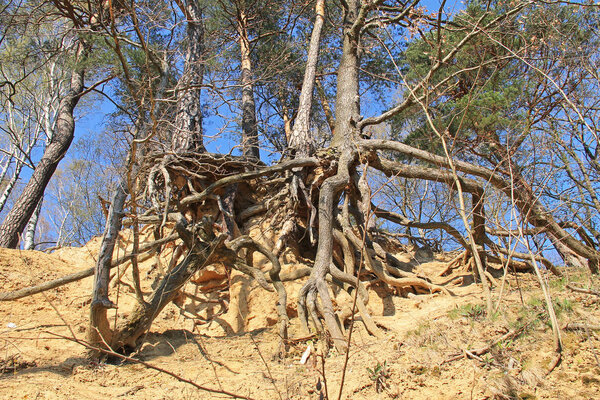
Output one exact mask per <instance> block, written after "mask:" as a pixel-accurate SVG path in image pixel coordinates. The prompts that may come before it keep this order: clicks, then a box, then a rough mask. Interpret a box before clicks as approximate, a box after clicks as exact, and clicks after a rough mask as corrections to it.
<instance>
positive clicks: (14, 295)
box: [0, 233, 178, 301]
mask: <svg viewBox="0 0 600 400" xmlns="http://www.w3.org/2000/svg"><path fill="white" fill-rule="evenodd" d="M177 237H178V235H177V234H176V233H174V234H172V235H169V236H167V237H165V238H162V239H159V240H156V241H154V242H150V243H148V244H145V245H143V246H140V248H139V253H143V252H145V251H148V250H150V249H152V248H153V247H156V246H160V245H161V244H164V243H167V242H170V241H172V240H175V239H177ZM133 257H134V253H129V254H126V255H124V256H123V257H120V258H117V259H116V260H114V261H113V262H112V263H111V265H110V267H111V268H114V267H116V266H117V265H121V264H123V263H125V262H127V261H129V260H131V259H132V258H133ZM92 275H94V267H92V268H88V269H86V270H83V271H79V272H75V273H74V274H70V275H67V276H63V277H62V278H58V279H54V280H52V281H48V282H44V283H42V284H40V285H35V286H29V287H26V288H23V289H19V290H15V291H14V292H8V293H0V301H10V300H18V299H22V298H23V297H27V296H31V295H34V294H37V293H41V292H45V291H47V290H51V289H55V288H57V287H60V286H63V285H66V284H68V283H71V282H76V281H79V280H81V279H84V278H87V277H89V276H92Z"/></svg>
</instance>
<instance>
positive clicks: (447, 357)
mask: <svg viewBox="0 0 600 400" xmlns="http://www.w3.org/2000/svg"><path fill="white" fill-rule="evenodd" d="M97 246H98V243H97V241H92V242H91V243H90V244H88V245H87V246H86V247H83V248H70V249H62V250H60V251H57V252H55V253H54V254H45V253H41V252H34V251H17V250H5V249H0V280H1V281H2V291H3V292H8V291H12V290H16V289H18V288H22V287H24V286H28V285H32V284H37V283H40V282H43V281H48V280H51V279H55V278H58V277H61V276H64V275H67V274H69V273H72V272H76V271H79V270H82V269H85V268H89V267H90V266H92V265H93V257H94V250H95V249H97ZM164 256H165V257H166V255H164ZM446 259H447V257H446V258H444V257H443V256H436V260H433V261H430V262H427V263H423V264H420V265H418V267H417V268H418V271H420V272H419V273H420V275H421V276H427V277H430V279H432V278H433V277H435V276H436V274H439V272H440V271H442V270H443V269H444V268H445V266H446V265H447V260H446ZM159 264H160V263H159ZM156 267H157V262H156V259H155V258H151V259H149V260H147V261H145V262H143V263H141V273H142V278H143V279H142V280H143V282H142V284H143V289H144V290H149V289H150V286H151V284H152V282H153V271H152V269H153V268H156ZM498 272H501V271H498ZM563 272H564V275H565V276H564V277H563V278H556V277H554V276H552V275H547V279H548V280H549V286H550V288H551V292H552V297H553V299H554V302H555V306H556V310H557V313H558V314H559V320H560V322H561V326H562V327H567V328H568V327H569V326H571V327H573V326H575V327H576V325H573V324H575V323H578V322H585V323H587V324H589V326H590V328H589V329H584V330H569V329H564V330H563V332H562V335H563V336H562V338H563V346H564V350H563V360H562V362H561V364H559V365H558V367H557V368H556V369H554V371H552V373H550V374H549V375H548V376H545V370H546V369H547V368H548V365H549V364H550V362H551V359H552V356H553V352H552V334H551V330H550V329H549V325H548V323H547V320H546V317H545V313H544V305H543V301H542V294H541V291H540V290H539V288H538V284H537V283H536V281H535V278H534V276H533V275H530V274H522V273H519V274H517V275H509V276H508V277H507V279H506V281H505V283H504V288H503V289H502V291H501V290H500V288H498V287H495V288H494V292H493V295H494V299H495V300H497V299H498V297H499V296H500V293H501V292H502V300H501V303H500V308H499V311H498V313H497V314H496V315H494V316H493V317H492V318H491V319H490V320H487V319H486V318H485V317H483V316H482V314H483V311H484V308H485V307H484V306H483V300H482V297H481V293H480V288H479V287H478V286H477V285H474V284H468V282H469V281H470V280H469V279H467V278H469V276H468V275H465V276H462V278H463V279H457V278H458V277H461V274H463V275H464V274H465V273H464V272H461V271H460V270H455V271H454V272H453V273H452V275H451V276H446V277H439V278H438V279H443V280H444V281H453V282H456V283H458V282H461V281H463V283H462V285H454V286H452V285H448V286H447V287H448V289H450V290H451V291H452V293H453V295H451V296H449V295H447V294H443V293H435V294H420V295H415V294H412V293H411V294H409V295H408V296H407V297H401V296H398V295H397V294H394V293H386V292H384V291H383V290H382V289H381V288H379V287H377V285H373V286H371V287H370V288H369V296H370V300H369V305H368V308H369V311H370V312H371V314H372V316H373V318H374V320H375V322H376V324H377V325H378V326H379V327H380V328H381V329H382V330H383V331H384V335H383V337H382V338H381V339H377V338H375V337H373V336H370V335H369V334H368V333H367V331H366V330H365V327H364V325H363V324H362V323H361V322H360V321H357V322H356V324H355V326H354V331H353V335H352V345H351V348H350V357H349V361H348V366H347V371H346V377H345V384H344V391H343V396H342V398H348V399H364V398H371V399H375V398H377V399H388V398H404V399H431V398H437V399H461V398H469V399H470V398H473V399H488V398H496V399H508V398H521V399H554V398H561V399H563V398H572V399H578V398H581V399H592V398H597V397H598V395H599V394H600V379H599V378H598V376H599V375H600V362H599V359H598V357H599V356H598V353H600V339H599V338H598V333H597V331H594V330H593V328H594V326H595V328H596V329H597V328H598V326H599V325H600V310H599V308H600V303H599V300H600V297H598V296H594V295H591V294H582V293H576V292H573V291H572V290H569V289H568V288H567V287H566V284H567V283H569V282H572V283H573V285H575V286H578V287H590V285H591V286H592V287H598V284H600V282H599V281H598V278H597V277H594V278H590V276H589V273H588V272H585V271H574V270H564V271H563ZM496 275H497V274H496ZM497 276H498V275H497ZM227 279H230V280H231V284H230V285H229V290H228V289H227V284H226V283H227ZM236 279H237V280H238V281H239V282H238V283H236V282H234V281H235V280H236ZM122 281H123V284H121V285H117V286H116V287H115V285H112V284H111V287H112V290H113V293H111V297H112V298H113V299H115V301H116V302H118V304H119V316H118V318H124V317H126V316H127V312H128V310H130V309H131V307H132V305H133V303H134V301H135V297H134V295H133V293H132V291H131V290H130V288H129V284H128V283H127V282H128V281H127V275H124V276H123V279H122ZM497 281H498V283H499V284H500V286H502V283H501V282H502V277H501V274H500V276H499V277H497ZM91 284H92V278H91V277H90V278H86V279H83V280H80V281H78V282H74V283H71V284H69V285H65V286H62V287H59V288H57V289H53V290H50V291H47V292H44V293H41V294H36V295H33V296H30V297H25V298H23V299H20V300H16V301H11V302H1V303H0V321H1V327H0V339H1V341H0V371H1V372H2V375H1V377H0V397H1V398H6V399H8V398H10V399H64V398H79V399H88V398H89V399H92V398H94V399H98V398H121V397H122V398H132V399H133V398H135V399H208V398H227V396H224V395H218V394H211V393H207V392H205V391H201V390H198V389H196V388H194V387H192V386H191V385H189V384H186V383H183V382H180V381H177V380H176V379H175V378H173V377H170V376H168V375H166V374H164V373H161V372H159V371H157V370H152V369H148V368H147V367H145V366H143V365H140V364H136V363H133V362H125V363H122V364H119V363H118V362H113V363H101V364H95V363H90V362H89V361H88V359H87V358H86V349H85V348H84V347H83V346H81V345H79V344H77V343H75V342H73V341H70V340H67V339H63V338H60V337H58V336H57V335H61V336H65V337H73V336H75V337H76V338H78V339H85V331H86V329H87V322H88V313H89V299H90V292H91ZM298 284H299V283H298V282H295V283H294V285H298ZM256 286H257V285H256V284H250V283H249V282H243V279H241V280H240V278H239V277H238V278H236V276H230V277H229V278H227V276H226V274H224V273H223V271H220V270H219V268H216V267H211V268H209V269H208V270H206V271H204V272H203V273H202V274H201V276H198V277H196V279H194V282H191V283H189V284H188V285H187V286H186V288H185V291H186V292H187V293H189V294H192V293H195V295H193V296H195V297H194V298H192V300H190V297H188V298H187V299H185V298H184V297H181V298H180V300H179V303H180V304H179V306H177V305H176V304H173V303H172V304H170V305H169V306H168V307H167V309H165V310H164V311H163V312H162V313H161V315H160V316H159V317H158V318H157V319H156V320H155V323H154V324H153V326H152V328H151V331H150V332H149V333H148V335H147V337H146V341H145V344H144V345H143V346H142V347H141V349H140V350H139V351H138V352H137V353H135V354H133V355H132V356H133V357H135V358H138V359H140V360H143V361H145V362H147V363H150V364H152V365H153V366H156V367H159V368H162V369H165V370H168V371H170V372H172V373H175V374H177V375H179V376H181V377H183V378H186V379H189V380H192V381H194V382H195V383H197V384H199V385H202V386H205V387H208V388H213V389H221V390H225V391H228V392H232V393H235V394H238V395H240V396H246V397H250V398H255V399H273V398H282V399H288V398H289V399H318V398H319V391H318V390H317V382H318V381H319V380H320V378H319V377H320V376H321V373H322V371H323V369H324V370H325V377H326V386H327V391H328V393H329V398H332V399H333V398H337V393H338V390H339V386H340V380H341V375H342V374H341V371H342V369H343V365H344V359H345V355H343V354H337V353H336V352H335V350H331V351H330V352H329V354H328V355H326V356H325V357H324V358H323V359H321V358H320V357H319V356H318V352H319V351H320V350H317V354H316V353H315V351H314V350H313V352H312V353H311V356H310V357H309V358H308V361H307V362H306V363H305V364H301V363H300V359H301V356H302V354H303V353H304V352H305V350H306V348H307V346H311V348H312V349H314V348H315V339H314V338H303V337H302V336H303V335H302V333H301V331H300V327H299V324H298V319H297V318H293V317H294V316H295V312H296V311H295V298H293V297H294V293H295V292H294V291H293V290H288V292H289V293H292V294H291V296H290V297H291V298H290V299H289V300H288V315H289V316H290V317H292V318H291V328H290V337H291V338H292V342H291V351H290V353H289V355H288V357H287V358H286V359H284V360H281V361H280V360H278V359H276V357H274V355H275V354H276V353H277V350H278V344H279V338H278V336H277V329H276V326H275V325H276V321H277V315H276V312H275V309H274V306H273V305H272V302H271V301H270V300H269V296H273V294H272V293H268V292H266V291H264V290H262V289H260V288H259V287H256ZM342 311H343V310H342ZM342 314H343V312H342ZM192 317H193V318H192ZM113 318H114V316H113ZM357 319H360V318H359V317H357ZM235 324H238V325H237V326H236V325H235ZM512 331H518V334H516V335H514V337H511V338H509V339H507V340H503V341H500V342H499V343H497V344H496V345H494V346H491V348H490V350H489V351H487V352H483V353H482V354H480V355H477V353H475V354H473V353H472V355H473V356H472V357H469V358H465V357H464V356H462V355H461V353H462V354H463V355H464V354H466V353H465V352H464V350H467V351H470V352H473V351H474V350H476V349H480V348H484V347H486V346H487V345H488V344H490V343H492V342H494V341H495V340H496V339H498V338H501V337H502V336H503V335H505V334H507V333H508V336H511V335H510V332H512ZM316 347H317V349H320V346H319V345H318V344H317V345H316ZM457 355H458V357H457ZM321 390H322V391H323V394H325V389H324V387H323V385H322V384H321Z"/></svg>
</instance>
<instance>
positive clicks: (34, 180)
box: [0, 43, 85, 248]
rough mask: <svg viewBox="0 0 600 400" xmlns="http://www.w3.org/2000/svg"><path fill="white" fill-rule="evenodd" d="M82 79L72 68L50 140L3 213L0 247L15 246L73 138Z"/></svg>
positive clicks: (81, 50)
mask: <svg viewBox="0 0 600 400" xmlns="http://www.w3.org/2000/svg"><path fill="white" fill-rule="evenodd" d="M84 52H85V50H84V45H83V44H81V43H80V45H79V50H78V54H77V55H78V58H79V57H83V58H85V53H84ZM83 80H84V70H83V69H81V68H77V69H75V70H73V72H72V75H71V87H70V89H69V91H68V92H67V94H66V95H65V97H64V98H63V99H62V100H61V102H60V104H59V108H58V113H57V116H56V126H55V129H54V135H53V137H52V140H51V141H50V144H48V146H47V147H46V150H45V151H44V155H43V156H42V159H41V160H40V161H39V163H38V165H37V166H36V167H35V170H34V171H33V175H32V176H31V179H30V180H29V182H27V185H26V186H25V188H24V189H23V192H22V193H21V195H20V196H19V198H18V199H17V201H16V202H15V206H14V207H13V208H12V209H11V210H10V212H9V213H8V214H7V215H6V218H5V219H4V222H3V223H2V225H1V226H0V247H10V248H16V247H18V245H19V237H20V235H21V234H22V233H23V230H24V229H25V226H26V225H27V222H28V221H29V219H30V218H31V215H32V214H33V212H34V211H35V208H36V207H37V205H38V203H39V202H40V199H41V198H42V196H43V195H44V191H45V190H46V186H47V185H48V182H49V181H50V178H52V175H53V174H54V171H56V167H57V166H58V163H59V162H60V160H62V158H63V157H64V156H65V153H66V152H67V150H68V149H69V146H70V145H71V142H72V141H73V134H74V132H75V119H74V117H73V111H74V110H75V106H77V102H78V101H79V98H80V97H81V94H82V92H83Z"/></svg>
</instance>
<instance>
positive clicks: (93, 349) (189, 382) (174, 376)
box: [44, 331, 253, 400]
mask: <svg viewBox="0 0 600 400" xmlns="http://www.w3.org/2000/svg"><path fill="white" fill-rule="evenodd" d="M44 333H47V334H49V335H53V336H56V337H59V338H61V339H65V340H68V341H70V342H75V343H77V344H79V345H81V346H83V347H85V348H86V349H88V350H92V351H95V352H100V353H103V354H106V355H109V356H113V357H117V358H120V359H121V360H125V361H129V362H133V363H136V364H141V365H143V366H144V367H146V368H148V369H153V370H155V371H158V372H160V373H163V374H166V375H169V376H170V377H173V378H175V379H177V380H178V381H180V382H183V383H187V384H188V385H192V386H193V387H195V388H196V389H199V390H203V391H205V392H209V393H217V394H224V395H226V396H229V397H231V398H234V399H246V400H253V398H252V397H247V396H242V395H239V394H235V393H232V392H228V391H226V390H219V389H211V388H208V387H206V386H202V385H198V384H197V383H196V382H194V381H191V380H189V379H186V378H184V377H182V376H180V375H177V374H175V373H173V372H171V371H168V370H166V369H163V368H160V367H157V366H155V365H152V364H150V363H147V362H145V361H142V360H138V359H137V358H133V357H128V356H125V355H123V354H119V353H117V352H114V351H112V350H108V349H104V348H100V347H95V346H92V345H91V344H89V343H88V342H86V341H84V340H81V339H77V338H72V337H68V336H63V335H59V334H58V333H54V332H50V331H45V332H44Z"/></svg>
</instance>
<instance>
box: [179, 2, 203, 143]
mask: <svg viewBox="0 0 600 400" xmlns="http://www.w3.org/2000/svg"><path fill="white" fill-rule="evenodd" d="M185 13H186V17H187V30H186V31H187V52H186V56H185V64H184V69H183V75H182V76H181V78H180V79H179V85H178V86H179V92H178V94H177V110H176V115H175V132H174V134H173V138H172V141H171V144H172V149H173V151H175V152H181V151H205V150H204V145H203V143H202V107H201V103H200V94H201V85H202V80H203V75H204V63H203V61H202V56H203V53H204V23H203V19H202V18H203V17H202V10H201V9H200V7H198V2H197V0H186V2H185Z"/></svg>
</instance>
